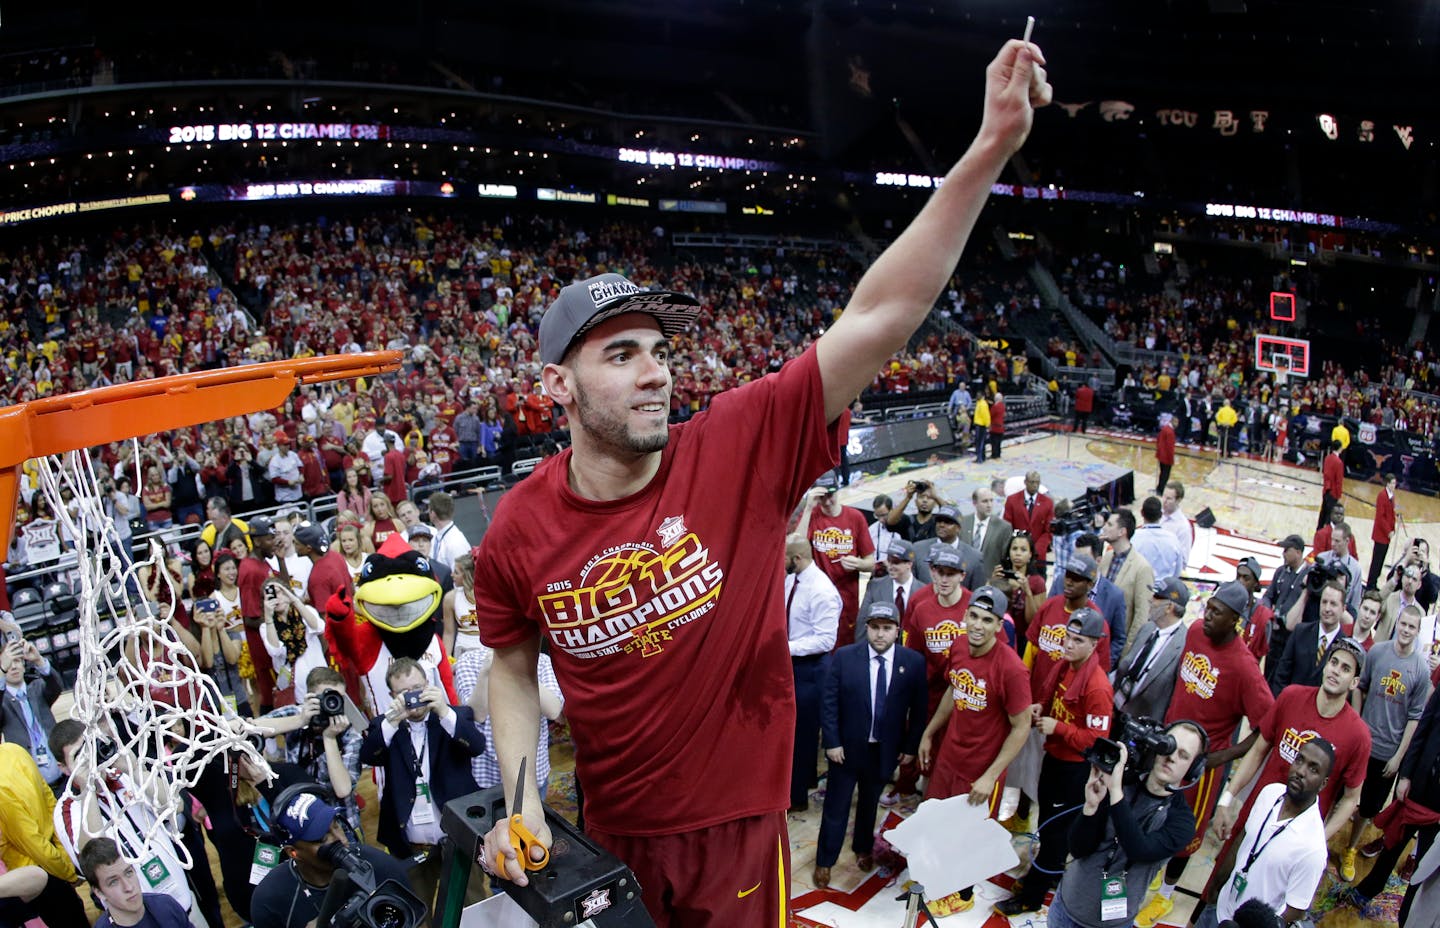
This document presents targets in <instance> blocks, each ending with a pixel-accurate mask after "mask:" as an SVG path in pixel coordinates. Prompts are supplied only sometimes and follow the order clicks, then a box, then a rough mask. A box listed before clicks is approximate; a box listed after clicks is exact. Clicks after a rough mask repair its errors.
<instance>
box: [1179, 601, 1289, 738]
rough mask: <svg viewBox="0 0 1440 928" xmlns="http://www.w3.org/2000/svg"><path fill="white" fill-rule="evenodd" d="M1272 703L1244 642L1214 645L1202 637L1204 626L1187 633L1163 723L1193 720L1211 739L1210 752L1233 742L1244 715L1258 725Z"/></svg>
mask: <svg viewBox="0 0 1440 928" xmlns="http://www.w3.org/2000/svg"><path fill="white" fill-rule="evenodd" d="M1274 703H1275V699H1274V697H1272V696H1271V695H1270V687H1269V685H1268V684H1266V682H1265V677H1264V675H1262V674H1261V673H1260V665H1259V664H1258V663H1256V661H1255V656H1254V655H1253V654H1251V653H1250V649H1249V648H1247V647H1246V646H1245V642H1243V641H1241V640H1240V639H1239V638H1238V637H1236V638H1231V639H1230V640H1229V641H1228V642H1226V643H1225V644H1223V645H1216V644H1215V642H1213V641H1211V640H1210V637H1209V636H1208V635H1206V634H1205V628H1204V623H1203V622H1196V623H1194V624H1193V625H1191V626H1190V627H1189V628H1188V629H1186V631H1185V650H1184V651H1182V652H1181V654H1180V666H1179V669H1178V671H1177V676H1176V678H1175V693H1174V695H1173V696H1171V697H1170V709H1169V711H1168V712H1166V713H1165V724H1167V725H1169V724H1170V723H1171V722H1174V721H1175V720H1177V719H1189V720H1190V721H1192V722H1196V723H1198V724H1199V725H1200V727H1201V728H1203V729H1205V734H1207V735H1209V736H1210V750H1212V751H1222V750H1224V749H1225V748H1228V747H1230V746H1231V745H1232V744H1234V743H1235V729H1236V728H1237V727H1238V726H1239V724H1240V719H1241V717H1242V716H1243V717H1244V718H1247V719H1249V720H1250V724H1251V725H1252V726H1258V725H1259V724H1260V721H1261V719H1263V718H1265V714H1266V713H1267V712H1269V711H1270V707H1271V706H1272V705H1274Z"/></svg>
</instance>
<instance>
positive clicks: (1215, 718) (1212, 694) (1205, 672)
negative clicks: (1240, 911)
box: [1135, 582, 1275, 926]
mask: <svg viewBox="0 0 1440 928" xmlns="http://www.w3.org/2000/svg"><path fill="white" fill-rule="evenodd" d="M1249 602H1250V594H1249V593H1248V592H1247V591H1246V589H1245V587H1244V586H1243V585H1241V584H1240V583H1239V582H1231V583H1224V584H1221V585H1220V587H1219V589H1217V590H1216V591H1215V594H1214V595H1213V596H1211V597H1210V599H1209V600H1207V601H1206V603H1205V615H1204V618H1203V619H1202V620H1201V621H1199V622H1196V623H1195V624H1193V625H1191V626H1190V627H1189V628H1188V629H1186V630H1185V649H1184V650H1183V651H1182V652H1181V653H1180V663H1179V666H1178V667H1177V668H1176V676H1175V690H1174V693H1173V694H1172V695H1171V697H1170V707H1169V709H1168V710H1167V711H1166V713H1165V719H1164V721H1165V723H1166V724H1167V725H1169V724H1172V723H1174V722H1176V721H1178V720H1180V719H1189V720H1191V721H1193V722H1195V723H1196V724H1198V725H1199V726H1200V727H1201V728H1203V729H1204V730H1205V735H1206V737H1207V738H1208V739H1209V740H1208V742H1207V743H1208V753H1207V754H1206V756H1205V772H1204V773H1203V774H1202V775H1201V777H1200V780H1199V782H1197V783H1196V784H1195V785H1194V786H1191V787H1190V789H1189V790H1187V791H1186V794H1187V795H1186V798H1187V800H1188V801H1189V806H1190V811H1191V813H1192V814H1193V815H1194V816H1195V835H1194V837H1193V838H1192V839H1191V841H1190V843H1189V844H1188V845H1187V846H1186V847H1185V849H1184V850H1182V851H1181V852H1180V853H1179V854H1176V855H1175V856H1174V857H1172V858H1171V859H1170V863H1169V864H1167V865H1166V867H1165V876H1164V878H1163V880H1162V881H1161V884H1160V891H1159V893H1158V894H1156V895H1153V896H1151V897H1150V899H1148V900H1146V902H1145V905H1143V906H1142V907H1141V908H1140V911H1139V912H1138V913H1136V917H1135V922H1136V924H1137V925H1143V926H1149V925H1153V924H1155V923H1156V922H1157V921H1159V920H1160V919H1161V918H1163V917H1164V916H1166V915H1168V914H1169V913H1170V911H1171V909H1173V908H1174V907H1175V905H1174V901H1173V898H1172V897H1173V895H1174V892H1175V887H1176V886H1177V885H1178V884H1179V882H1180V878H1181V876H1182V875H1184V873H1185V867H1186V865H1187V864H1189V862H1190V856H1191V855H1192V854H1194V853H1195V852H1196V851H1198V850H1199V849H1200V845H1201V843H1202V842H1203V841H1204V838H1205V826H1206V824H1208V822H1209V821H1210V814H1211V813H1212V812H1213V811H1214V810H1215V802H1216V800H1217V799H1219V798H1220V788H1221V787H1222V786H1223V785H1224V783H1225V774H1226V773H1227V772H1228V771H1229V769H1230V763H1231V762H1232V761H1234V760H1235V759H1236V758H1238V757H1244V756H1245V753H1246V751H1248V750H1249V749H1250V747H1251V745H1253V744H1254V743H1255V741H1256V739H1257V738H1258V737H1259V735H1258V734H1257V729H1258V726H1259V724H1260V722H1261V720H1263V719H1264V718H1265V715H1266V713H1268V712H1269V711H1270V707H1271V706H1272V705H1273V704H1274V701H1275V700H1274V698H1273V697H1272V696H1271V695H1270V688H1269V686H1268V685H1266V683H1265V677H1264V676H1263V675H1262V674H1261V673H1260V665H1259V663H1258V662H1257V661H1256V660H1255V658H1254V656H1253V655H1252V654H1251V653H1250V650H1249V649H1248V648H1247V647H1246V646H1245V642H1244V641H1243V640H1242V639H1241V638H1240V635H1239V627H1240V625H1241V624H1242V622H1243V618H1242V617H1243V616H1244V614H1245V611H1246V608H1247V605H1248V604H1249ZM1246 718H1248V719H1249V720H1250V726H1251V729H1252V730H1251V732H1250V734H1249V735H1247V736H1246V737H1245V738H1244V739H1243V740H1242V741H1240V743H1239V744H1236V743H1235V731H1236V730H1237V729H1238V728H1239V727H1240V720H1241V719H1246Z"/></svg>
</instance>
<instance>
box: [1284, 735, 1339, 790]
mask: <svg viewBox="0 0 1440 928" xmlns="http://www.w3.org/2000/svg"><path fill="white" fill-rule="evenodd" d="M1329 779H1330V758H1329V757H1327V756H1326V754H1325V752H1324V751H1322V750H1320V748H1319V747H1317V746H1316V745H1314V744H1311V743H1309V742H1306V743H1305V744H1302V745H1300V750H1299V751H1297V752H1295V760H1293V761H1291V763H1290V774H1289V776H1288V777H1287V778H1286V780H1285V793H1286V795H1287V796H1288V797H1289V799H1290V801H1291V802H1293V803H1297V804H1303V805H1309V803H1310V800H1311V798H1312V797H1315V796H1318V795H1320V791H1321V790H1322V789H1324V788H1325V783H1326V781H1327V780H1329Z"/></svg>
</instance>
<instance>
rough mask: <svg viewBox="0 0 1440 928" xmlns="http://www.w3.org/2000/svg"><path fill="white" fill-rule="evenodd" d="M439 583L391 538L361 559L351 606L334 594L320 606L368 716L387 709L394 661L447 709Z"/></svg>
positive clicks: (450, 693) (397, 537) (450, 682)
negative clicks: (413, 669) (438, 691)
mask: <svg viewBox="0 0 1440 928" xmlns="http://www.w3.org/2000/svg"><path fill="white" fill-rule="evenodd" d="M440 599H441V593H440V584H439V583H438V582H437V581H436V580H435V574H434V573H432V572H431V570H430V561H429V559H428V558H425V557H422V556H421V554H420V552H418V551H416V550H415V549H414V548H411V547H410V544H409V543H408V542H407V541H406V540H405V536H403V535H401V534H399V533H396V534H394V535H391V536H390V537H389V538H387V539H385V543H384V544H382V545H381V546H380V550H378V551H376V552H375V553H374V554H372V555H370V556H369V557H368V558H366V559H365V566H364V567H362V568H360V576H359V577H358V578H357V579H356V581H355V599H354V602H353V603H351V602H350V601H348V600H346V599H345V598H344V592H343V591H340V592H337V593H335V594H334V595H333V596H331V597H330V601H329V602H328V603H326V605H325V613H326V617H327V622H326V630H327V631H328V632H329V637H330V640H331V645H332V648H333V649H334V650H335V652H337V653H338V654H340V656H341V662H342V665H348V668H349V669H351V670H352V671H353V672H354V674H355V676H356V677H357V678H358V680H359V685H360V691H361V693H362V694H363V695H364V697H365V699H366V700H367V701H368V702H369V704H370V711H371V712H372V713H374V714H375V715H383V714H384V713H385V710H387V709H388V708H390V702H391V697H390V687H389V686H387V685H386V683H385V673H386V671H387V670H389V669H390V664H391V663H392V662H393V661H394V660H395V659H396V658H397V657H412V658H414V659H415V660H417V661H419V662H420V665H421V666H422V667H424V668H425V673H426V675H427V676H428V677H429V678H430V682H431V683H433V684H435V685H436V686H439V687H441V688H443V689H444V690H445V696H446V698H447V699H449V700H450V703H451V704H452V705H455V704H458V703H459V702H460V700H459V699H458V698H457V697H456V695H455V678H454V676H453V675H452V674H451V672H450V657H449V655H448V654H446V653H445V644H444V642H443V641H442V640H441V637H440V622H439V621H438V619H437V616H438V615H439V612H440Z"/></svg>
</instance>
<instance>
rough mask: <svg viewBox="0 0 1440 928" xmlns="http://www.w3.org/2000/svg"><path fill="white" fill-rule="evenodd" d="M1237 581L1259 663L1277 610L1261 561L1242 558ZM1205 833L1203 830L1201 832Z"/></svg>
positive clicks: (1247, 637)
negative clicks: (1263, 596) (1264, 592)
mask: <svg viewBox="0 0 1440 928" xmlns="http://www.w3.org/2000/svg"><path fill="white" fill-rule="evenodd" d="M1235 581H1236V582H1237V583H1239V584H1240V585H1241V586H1243V587H1244V588H1245V592H1247V593H1249V594H1250V613H1249V614H1248V615H1246V616H1245V617H1244V618H1245V630H1244V631H1242V632H1241V633H1240V637H1241V638H1242V639H1243V640H1244V641H1245V646H1246V647H1247V648H1249V649H1250V653H1251V654H1253V655H1255V662H1256V663H1257V664H1258V663H1259V662H1260V661H1263V660H1264V659H1265V655H1267V654H1269V653H1270V630H1271V629H1270V622H1271V620H1272V619H1274V618H1275V610H1273V609H1271V608H1270V607H1269V606H1267V605H1265V604H1264V603H1263V602H1261V601H1260V598H1259V597H1260V593H1261V590H1260V562H1259V561H1257V560H1255V558H1253V557H1246V558H1241V559H1240V563H1239V564H1236V565H1235ZM1277 660H1278V658H1277ZM1201 833H1202V834H1203V833H1204V832H1203V831H1202V832H1201Z"/></svg>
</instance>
